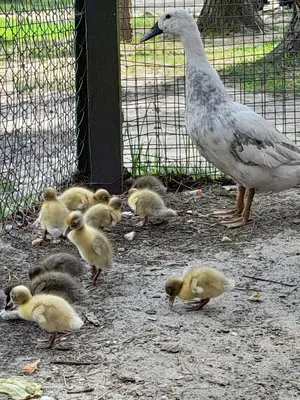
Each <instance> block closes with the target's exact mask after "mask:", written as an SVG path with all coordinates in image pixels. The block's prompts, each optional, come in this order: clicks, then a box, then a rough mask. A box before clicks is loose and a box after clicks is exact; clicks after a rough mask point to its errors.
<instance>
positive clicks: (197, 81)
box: [141, 9, 300, 228]
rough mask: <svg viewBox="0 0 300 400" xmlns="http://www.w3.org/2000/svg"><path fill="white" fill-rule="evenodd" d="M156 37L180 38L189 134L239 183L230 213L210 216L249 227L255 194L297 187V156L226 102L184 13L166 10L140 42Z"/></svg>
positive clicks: (262, 123)
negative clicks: (184, 56)
mask: <svg viewBox="0 0 300 400" xmlns="http://www.w3.org/2000/svg"><path fill="white" fill-rule="evenodd" d="M161 33H167V34H173V35H176V36H179V39H180V41H181V42H182V44H183V46H184V49H185V54H186V59H187V65H186V96H187V106H186V127H187V132H188V134H189V135H190V136H191V138H192V140H193V141H194V143H195V145H196V146H197V149H198V150H199V152H200V153H201V155H202V156H203V157H205V158H206V159H207V161H209V162H210V163H212V164H213V165H214V166H215V167H217V168H218V169H220V170H221V171H223V172H225V173H226V174H228V175H230V176H232V178H233V179H235V181H236V182H237V183H238V184H239V191H238V196H237V201H236V205H235V208H234V210H222V211H217V212H216V213H215V214H216V215H220V216H224V217H225V219H224V220H223V221H222V222H221V223H222V224H223V225H226V226H228V227H232V228H234V227H239V226H243V225H245V224H246V223H247V222H248V219H249V215H250V208H251V204H252V200H253V197H254V194H255V190H260V191H264V192H268V191H272V192H279V191H281V190H285V189H289V188H291V187H293V186H295V185H297V184H298V183H300V151H299V149H298V148H297V146H296V145H295V144H294V143H292V142H291V141H290V140H289V139H288V138H287V137H285V136H284V135H283V134H281V133H280V132H278V131H277V130H276V129H275V128H274V127H273V126H272V125H271V124H270V123H269V122H268V121H266V120H265V119H264V118H262V117H261V116H260V115H258V114H256V113H255V112H254V111H253V110H252V109H251V108H249V107H247V106H245V105H243V104H240V103H236V102H234V101H233V100H232V99H231V98H230V97H229V94H228V93H227V91H226V89H225V87H224V85H223V83H222V81H221V79H220V77H219V75H218V73H217V71H216V70H215V69H214V68H213V67H212V65H211V64H210V62H209V60H208V58H207V57H206V54H205V51H204V48H203V44H202V40H201V37H200V34H199V30H198V27H197V24H196V22H195V20H194V19H193V17H192V16H191V15H190V14H189V13H188V12H187V11H185V10H179V9H173V10H168V12H167V13H165V14H163V15H162V16H161V17H160V18H159V20H158V22H157V23H156V24H155V25H154V26H153V27H152V29H151V30H150V31H149V32H148V33H146V34H145V35H144V36H143V37H142V39H141V41H142V42H144V41H146V40H148V39H150V38H152V37H154V36H156V35H159V34H161ZM246 189H248V198H247V202H246V205H244V196H245V191H246ZM229 218H230V219H229Z"/></svg>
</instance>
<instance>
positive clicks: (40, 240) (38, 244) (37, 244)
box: [31, 238, 44, 246]
mask: <svg viewBox="0 0 300 400" xmlns="http://www.w3.org/2000/svg"><path fill="white" fill-rule="evenodd" d="M43 241H44V239H42V238H37V239H34V240H33V241H32V243H31V244H32V246H41V244H42V243H43Z"/></svg>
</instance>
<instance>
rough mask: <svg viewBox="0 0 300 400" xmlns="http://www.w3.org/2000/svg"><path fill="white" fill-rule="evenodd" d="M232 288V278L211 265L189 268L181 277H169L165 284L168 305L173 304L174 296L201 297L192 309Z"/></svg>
mask: <svg viewBox="0 0 300 400" xmlns="http://www.w3.org/2000/svg"><path fill="white" fill-rule="evenodd" d="M233 288H234V281H233V280H231V279H228V278H226V277H225V276H224V274H223V273H222V272H220V271H218V270H216V269H215V268H211V267H201V268H191V269H190V270H189V271H188V272H187V273H186V274H185V275H184V277H183V278H179V277H177V276H176V277H172V278H169V279H168V280H167V282H166V285H165V290H166V293H167V294H168V295H169V296H170V297H169V303H170V306H172V305H173V303H174V301H175V298H176V296H178V297H179V298H180V299H181V300H192V299H194V298H200V299H202V300H201V301H200V302H198V305H197V307H196V308H193V310H200V309H201V308H202V307H204V306H205V304H207V303H208V302H209V300H210V299H211V298H213V297H217V296H220V295H221V294H222V293H224V292H227V291H229V290H232V289H233Z"/></svg>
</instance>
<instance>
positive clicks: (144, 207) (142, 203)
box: [128, 188, 177, 226]
mask: <svg viewBox="0 0 300 400" xmlns="http://www.w3.org/2000/svg"><path fill="white" fill-rule="evenodd" d="M128 204H129V207H130V208H131V209H132V211H133V212H134V213H135V214H136V215H141V216H143V217H144V223H143V226H145V225H146V224H147V222H148V218H149V217H157V218H161V219H166V218H168V217H173V216H176V215H177V212H176V211H174V210H172V209H170V208H167V207H166V206H165V204H164V202H163V199H162V198H161V196H160V195H159V194H158V193H155V192H153V191H152V190H149V189H141V190H139V189H136V188H133V189H130V190H129V197H128Z"/></svg>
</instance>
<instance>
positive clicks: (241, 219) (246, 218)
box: [220, 188, 255, 228]
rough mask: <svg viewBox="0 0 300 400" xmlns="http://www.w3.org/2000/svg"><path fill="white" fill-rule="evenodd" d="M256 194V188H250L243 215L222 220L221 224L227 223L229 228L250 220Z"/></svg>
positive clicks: (239, 225) (244, 223)
mask: <svg viewBox="0 0 300 400" xmlns="http://www.w3.org/2000/svg"><path fill="white" fill-rule="evenodd" d="M254 195H255V189H254V188H252V189H249V191H248V198H247V202H246V205H245V208H244V210H243V212H242V215H241V216H240V217H238V218H234V219H231V220H224V221H221V222H220V224H221V225H225V226H227V227H228V228H239V227H241V226H244V225H246V224H247V222H248V221H249V216H250V209H251V205H252V201H253V197H254Z"/></svg>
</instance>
